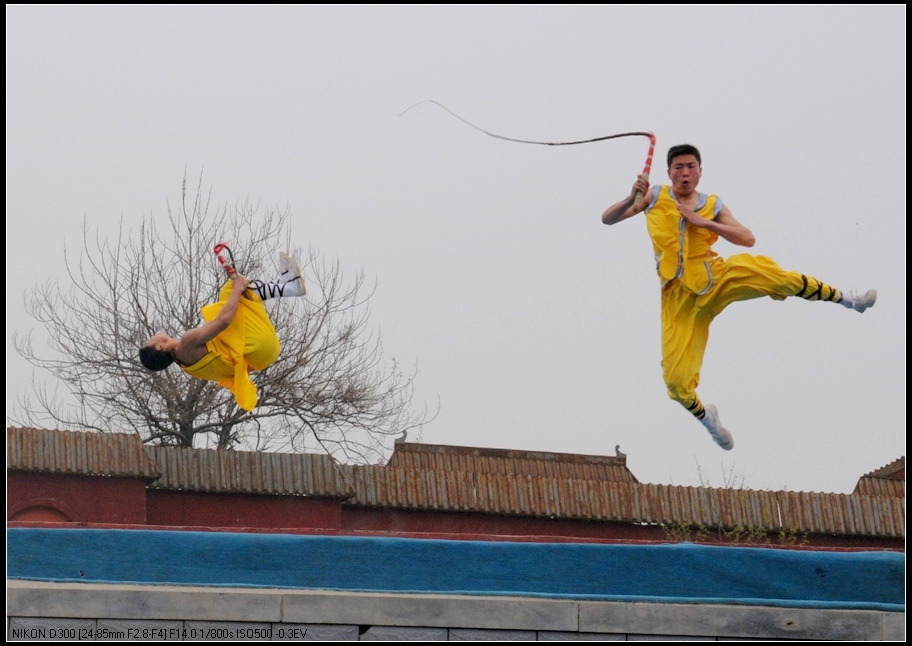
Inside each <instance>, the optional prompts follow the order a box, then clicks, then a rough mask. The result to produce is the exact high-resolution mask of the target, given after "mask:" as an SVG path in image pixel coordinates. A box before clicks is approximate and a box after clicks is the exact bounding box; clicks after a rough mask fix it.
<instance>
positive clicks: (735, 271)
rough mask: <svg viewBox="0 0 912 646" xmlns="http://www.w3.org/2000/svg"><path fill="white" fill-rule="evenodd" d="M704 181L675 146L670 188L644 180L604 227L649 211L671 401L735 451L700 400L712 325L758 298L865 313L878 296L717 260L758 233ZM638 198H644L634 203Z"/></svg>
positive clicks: (697, 165) (687, 150) (693, 156)
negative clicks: (721, 245) (703, 188)
mask: <svg viewBox="0 0 912 646" xmlns="http://www.w3.org/2000/svg"><path fill="white" fill-rule="evenodd" d="M701 174H702V168H701V158H700V151H699V150H697V149H696V148H695V147H694V146H691V145H689V144H684V145H680V146H673V147H672V148H671V149H670V150H669V151H668V177H669V179H670V180H671V186H654V187H652V188H650V186H649V181H648V178H647V177H646V176H644V175H641V176H640V177H638V178H637V181H636V183H635V184H634V185H633V188H632V190H631V193H630V195H629V196H628V197H626V198H625V199H623V200H621V201H620V202H618V203H617V204H614V205H612V206H610V207H608V209H606V210H605V212H604V213H603V214H602V222H604V223H605V224H617V223H618V222H621V221H623V220H626V219H628V218H631V217H633V216H634V215H636V214H637V213H640V212H642V211H645V212H646V226H647V228H648V230H649V236H650V238H652V244H653V248H654V250H655V258H656V269H657V271H658V274H659V278H660V279H661V281H662V371H663V375H664V378H665V384H666V386H667V388H668V396H669V397H671V398H672V399H674V400H675V401H677V402H679V403H680V404H681V405H682V406H684V407H685V408H686V409H687V410H689V411H690V412H691V413H693V415H694V416H695V417H696V418H697V419H698V420H700V422H701V423H702V424H703V426H705V427H706V430H707V431H709V434H710V435H711V436H712V438H713V440H715V441H716V443H717V444H718V445H719V446H721V447H722V448H723V449H725V450H731V448H732V447H733V446H734V441H733V440H732V437H731V433H729V432H728V430H726V429H725V427H723V426H722V423H721V422H720V421H719V413H718V411H717V410H716V407H715V406H713V405H712V404H708V405H706V406H704V405H703V403H702V402H701V401H700V398H699V397H698V396H697V386H698V385H699V382H700V368H701V366H702V364H703V354H704V352H705V351H706V341H707V339H708V338H709V326H710V323H712V321H713V319H714V318H715V317H716V316H717V315H718V314H720V313H721V312H722V310H724V309H725V308H726V307H727V306H728V305H730V304H731V303H734V302H735V301H745V300H749V299H752V298H760V297H761V296H769V297H771V298H774V299H776V300H783V299H785V298H787V297H789V296H798V297H800V298H804V299H806V300H809V301H830V302H833V303H839V304H841V305H843V306H844V307H847V308H849V309H854V310H855V311H857V312H864V311H865V310H866V309H867V308H869V307H871V306H873V305H874V302H875V301H876V300H877V291H876V290H873V289H871V290H868V291H867V292H866V293H865V294H862V295H854V294H850V293H843V292H840V291H839V290H838V289H835V288H833V287H830V286H829V285H827V284H825V283H822V282H821V281H819V280H817V279H816V278H813V277H811V276H807V275H805V274H801V273H799V272H795V271H785V270H784V269H782V268H781V267H779V265H777V264H776V263H775V262H774V261H773V259H772V258H768V257H766V256H752V255H750V254H739V255H736V256H732V257H731V258H729V259H728V260H724V259H722V258H720V257H719V256H718V254H716V252H715V251H713V249H712V245H713V243H715V242H716V240H718V239H719V236H721V237H723V238H725V239H726V240H728V241H729V242H731V243H732V244H736V245H740V246H742V247H752V246H754V234H752V233H751V232H750V229H748V228H747V227H745V226H744V225H743V224H741V223H740V222H738V221H737V220H736V219H735V218H734V216H732V213H731V211H730V210H729V209H728V207H727V206H725V205H724V204H723V203H722V200H720V199H719V198H718V197H717V196H715V195H707V194H705V193H700V192H698V191H697V190H696V189H697V185H698V184H699V182H700V176H701ZM638 195H639V196H642V197H641V198H640V199H637V196H638Z"/></svg>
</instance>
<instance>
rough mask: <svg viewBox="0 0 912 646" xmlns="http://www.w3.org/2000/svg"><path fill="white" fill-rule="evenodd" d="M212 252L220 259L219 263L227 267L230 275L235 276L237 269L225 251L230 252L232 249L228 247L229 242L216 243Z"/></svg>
mask: <svg viewBox="0 0 912 646" xmlns="http://www.w3.org/2000/svg"><path fill="white" fill-rule="evenodd" d="M212 252H213V253H214V254H215V257H216V259H217V260H218V261H219V264H220V265H221V266H222V267H224V268H225V271H227V272H228V277H229V278H234V275H235V274H236V273H237V269H235V268H234V267H233V266H232V265H231V263H230V262H228V259H227V258H226V257H225V252H228V253H229V254H230V253H231V250H230V249H228V243H227V242H220V243H218V244H217V245H215V247H213V249H212Z"/></svg>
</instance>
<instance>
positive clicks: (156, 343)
mask: <svg viewBox="0 0 912 646" xmlns="http://www.w3.org/2000/svg"><path fill="white" fill-rule="evenodd" d="M170 338H171V337H169V336H168V335H167V334H165V333H164V332H159V333H158V334H156V335H154V336H153V337H152V338H151V339H149V340H148V341H146V347H148V346H151V347H153V348H155V349H156V350H161V349H162V345H163V344H164V343H165V342H166V341H168V340H169V339H170Z"/></svg>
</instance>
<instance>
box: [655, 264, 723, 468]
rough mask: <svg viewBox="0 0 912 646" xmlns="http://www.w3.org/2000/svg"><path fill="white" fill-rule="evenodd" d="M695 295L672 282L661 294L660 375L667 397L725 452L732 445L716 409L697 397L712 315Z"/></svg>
mask: <svg viewBox="0 0 912 646" xmlns="http://www.w3.org/2000/svg"><path fill="white" fill-rule="evenodd" d="M700 298H701V297H698V296H697V295H696V294H694V293H693V292H691V291H690V290H688V289H687V288H686V287H684V286H683V285H682V284H681V283H680V282H678V281H675V282H672V283H670V284H669V285H666V286H665V287H664V288H663V290H662V372H663V376H664V378H665V385H666V387H667V388H668V396H669V397H671V398H672V399H674V400H675V401H676V402H678V403H679V404H681V405H682V406H684V408H686V409H687V410H689V411H690V412H691V413H692V414H693V416H694V417H696V418H697V419H698V420H700V423H701V424H703V426H704V427H706V430H707V431H709V434H710V435H711V436H712V438H713V440H714V441H715V442H716V444H718V445H719V446H721V447H722V448H723V449H725V450H726V451H728V450H731V448H732V447H733V446H734V445H735V444H734V441H733V440H732V437H731V434H730V433H729V432H728V431H727V430H726V429H725V428H724V427H723V426H722V424H721V422H720V421H719V414H718V411H716V407H715V406H712V405H708V406H704V405H703V403H702V402H701V401H700V398H699V397H698V396H697V386H698V385H699V384H700V368H701V366H702V365H703V354H704V353H705V352H706V341H707V340H708V339H709V326H710V323H712V319H713V316H714V314H713V313H712V311H711V310H710V309H709V308H705V307H704V308H701V307H700V304H699V299H700Z"/></svg>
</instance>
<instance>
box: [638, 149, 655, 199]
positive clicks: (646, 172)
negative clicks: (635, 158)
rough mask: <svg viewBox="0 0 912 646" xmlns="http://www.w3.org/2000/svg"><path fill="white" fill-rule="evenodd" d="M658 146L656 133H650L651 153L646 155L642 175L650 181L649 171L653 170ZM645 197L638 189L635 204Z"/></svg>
mask: <svg viewBox="0 0 912 646" xmlns="http://www.w3.org/2000/svg"><path fill="white" fill-rule="evenodd" d="M655 147H656V137H655V134H654V133H651V132H650V133H649V155H647V157H646V166H645V167H644V168H643V174H642V176H643V177H645V178H646V180H647V181H649V171H651V170H652V155H653V154H654V153H655ZM642 199H643V194H642V193H640V192H639V191H637V194H636V199H635V200H634V201H633V203H634V204H639V202H640V200H642Z"/></svg>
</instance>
